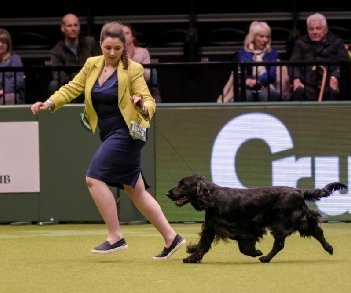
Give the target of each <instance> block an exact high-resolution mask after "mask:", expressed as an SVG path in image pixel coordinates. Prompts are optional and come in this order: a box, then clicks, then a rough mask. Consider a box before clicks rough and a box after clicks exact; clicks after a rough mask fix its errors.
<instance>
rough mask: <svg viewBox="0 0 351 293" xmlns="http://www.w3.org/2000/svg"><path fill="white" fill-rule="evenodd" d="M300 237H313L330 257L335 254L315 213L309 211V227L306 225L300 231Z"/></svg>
mask: <svg viewBox="0 0 351 293" xmlns="http://www.w3.org/2000/svg"><path fill="white" fill-rule="evenodd" d="M298 231H299V232H300V235H301V236H303V237H306V236H307V237H308V236H312V237H313V238H315V239H316V240H317V241H318V242H319V243H320V244H321V245H322V246H323V248H324V250H325V251H326V252H328V253H329V254H330V255H332V254H333V246H331V245H330V244H329V243H328V242H327V240H326V239H325V238H324V233H323V230H322V228H321V227H320V226H319V221H318V214H317V212H315V211H311V210H310V211H308V214H307V225H304V226H302V227H300V228H299V229H298Z"/></svg>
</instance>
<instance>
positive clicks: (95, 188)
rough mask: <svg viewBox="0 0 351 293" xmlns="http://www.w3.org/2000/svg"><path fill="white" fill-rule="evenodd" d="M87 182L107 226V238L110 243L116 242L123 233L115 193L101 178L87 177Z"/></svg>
mask: <svg viewBox="0 0 351 293" xmlns="http://www.w3.org/2000/svg"><path fill="white" fill-rule="evenodd" d="M86 182H87V185H88V188H89V191H90V194H91V196H92V198H93V200H94V202H95V205H96V206H97V208H98V210H99V212H100V214H101V216H102V218H103V220H104V222H105V224H106V226H107V239H106V240H107V241H108V242H109V243H110V244H114V243H116V242H117V241H118V240H120V239H121V238H123V235H122V232H121V228H120V225H119V221H118V214H117V205H116V200H115V198H114V196H113V193H112V191H111V190H110V188H109V187H108V186H107V185H106V183H104V182H102V181H100V180H97V179H93V178H91V177H86Z"/></svg>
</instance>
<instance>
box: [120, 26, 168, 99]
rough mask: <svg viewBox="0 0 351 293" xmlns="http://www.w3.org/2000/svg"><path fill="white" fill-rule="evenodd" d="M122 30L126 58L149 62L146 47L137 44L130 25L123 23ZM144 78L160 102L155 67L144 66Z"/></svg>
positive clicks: (142, 62)
mask: <svg viewBox="0 0 351 293" xmlns="http://www.w3.org/2000/svg"><path fill="white" fill-rule="evenodd" d="M123 31H124V35H125V38H126V49H127V53H128V58H130V59H132V60H133V61H135V62H138V63H140V64H150V62H151V58H150V52H149V50H148V49H147V48H143V47H141V46H140V45H139V42H138V39H137V37H136V34H135V31H134V29H133V28H132V26H131V25H130V24H127V23H124V24H123ZM144 78H145V80H146V82H147V84H148V85H149V87H150V91H151V94H152V96H153V98H154V99H155V100H156V102H161V96H160V92H159V88H158V81H157V71H156V69H155V68H153V69H150V68H144Z"/></svg>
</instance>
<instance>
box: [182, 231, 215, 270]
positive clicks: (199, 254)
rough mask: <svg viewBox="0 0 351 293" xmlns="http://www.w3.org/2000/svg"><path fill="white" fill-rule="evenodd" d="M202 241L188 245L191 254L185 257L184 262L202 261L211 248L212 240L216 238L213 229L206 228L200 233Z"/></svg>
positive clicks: (188, 251)
mask: <svg viewBox="0 0 351 293" xmlns="http://www.w3.org/2000/svg"><path fill="white" fill-rule="evenodd" d="M200 236H201V237H200V241H199V242H198V243H197V244H189V245H188V246H187V249H186V251H187V253H190V255H189V256H188V257H187V258H184V259H183V263H200V262H201V260H202V258H203V256H204V255H205V254H206V252H208V251H209V250H210V248H211V245H212V242H213V240H214V238H215V233H214V231H213V230H211V229H208V228H204V229H203V230H202V231H201V233H200Z"/></svg>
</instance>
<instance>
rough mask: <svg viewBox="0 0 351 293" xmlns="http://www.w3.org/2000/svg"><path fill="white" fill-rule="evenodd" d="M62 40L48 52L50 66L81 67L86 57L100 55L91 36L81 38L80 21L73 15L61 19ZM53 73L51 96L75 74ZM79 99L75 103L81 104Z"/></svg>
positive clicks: (50, 86)
mask: <svg viewBox="0 0 351 293" xmlns="http://www.w3.org/2000/svg"><path fill="white" fill-rule="evenodd" d="M61 31H62V33H63V38H62V39H61V40H60V41H58V42H57V44H56V45H55V46H54V47H53V48H52V49H51V51H50V56H51V57H50V65H51V66H82V65H83V64H84V62H85V61H86V60H87V58H88V57H91V56H96V55H100V54H101V49H100V46H99V44H98V42H97V41H96V40H95V39H94V37H92V36H81V34H80V20H79V18H78V16H76V15H74V14H71V13H69V14H66V15H65V16H63V17H62V19H61ZM59 73H60V74H58V72H54V73H53V80H52V81H51V82H50V85H49V93H50V94H53V93H54V92H55V91H56V90H57V89H58V88H59V87H60V86H61V85H63V84H66V83H67V82H69V81H70V80H71V79H72V78H73V77H74V76H75V75H76V74H77V72H73V73H72V72H71V73H69V72H65V71H60V72H59ZM83 100H84V98H83V97H80V98H78V99H76V101H75V102H78V103H80V102H83Z"/></svg>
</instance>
